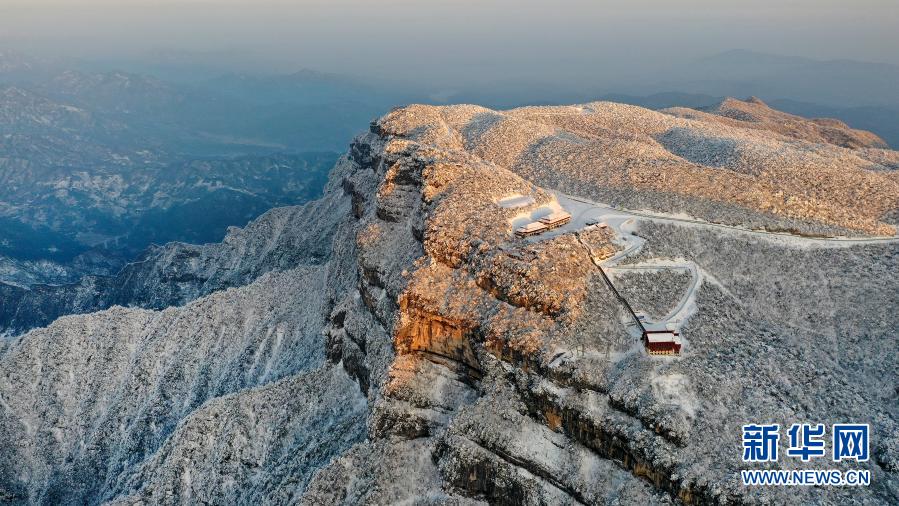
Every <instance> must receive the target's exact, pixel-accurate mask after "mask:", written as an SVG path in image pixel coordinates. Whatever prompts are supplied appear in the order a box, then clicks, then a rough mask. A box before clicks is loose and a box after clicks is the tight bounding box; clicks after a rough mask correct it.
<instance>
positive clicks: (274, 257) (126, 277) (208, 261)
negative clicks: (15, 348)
mask: <svg viewBox="0 0 899 506" xmlns="http://www.w3.org/2000/svg"><path fill="white" fill-rule="evenodd" d="M348 207H349V203H348V202H346V201H344V200H340V199H335V198H326V199H322V200H320V201H316V202H313V203H310V204H308V205H306V206H297V207H284V208H278V209H274V210H272V211H269V212H267V213H265V214H264V215H263V216H261V217H260V218H258V219H256V220H255V221H253V222H252V223H251V224H250V225H248V226H247V227H246V228H244V229H237V228H232V229H231V230H229V233H228V235H227V236H226V237H225V240H224V241H223V242H221V243H211V244H206V245H199V246H197V245H191V244H185V243H170V244H168V245H166V246H164V247H158V248H154V249H151V250H150V251H148V252H147V253H146V254H145V256H144V257H143V258H141V259H140V260H139V261H137V262H135V263H132V264H128V265H126V266H125V267H124V268H123V269H122V270H121V271H120V272H119V273H118V274H116V275H115V276H86V277H84V278H83V279H81V280H80V281H79V282H77V283H73V284H63V285H35V286H31V287H29V288H23V287H19V286H13V285H6V284H0V298H2V300H3V305H2V307H0V329H2V332H6V333H12V334H16V333H20V332H22V331H25V330H28V329H31V328H34V327H40V326H44V325H47V324H48V323H50V322H52V321H54V320H55V319H56V318H58V317H59V316H62V315H68V314H78V313H87V312H91V311H97V310H99V309H105V308H108V307H111V306H114V305H120V306H139V307H145V308H152V309H162V308H165V307H169V306H177V305H181V304H184V303H185V302H189V301H191V300H194V299H196V298H197V297H200V296H203V295H206V294H209V293H212V292H214V291H217V290H222V289H225V288H228V287H234V286H242V285H245V284H247V283H249V282H251V281H252V280H254V279H256V278H257V277H258V276H260V275H262V274H264V273H266V272H269V271H273V270H285V269H289V268H292V267H294V266H296V265H301V264H320V263H322V262H323V261H324V260H325V259H326V258H327V257H328V256H329V255H330V252H331V245H330V241H331V237H332V235H333V234H334V233H335V230H336V229H338V227H339V224H340V222H341V220H343V219H345V215H346V212H347V209H348Z"/></svg>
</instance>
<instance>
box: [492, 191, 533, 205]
mask: <svg viewBox="0 0 899 506" xmlns="http://www.w3.org/2000/svg"><path fill="white" fill-rule="evenodd" d="M497 204H498V205H499V206H500V207H503V208H505V209H518V208H519V207H527V206H530V205H533V204H534V197H531V196H529V195H522V194H520V193H516V194H513V195H509V196H508V197H505V198H502V199H500V200H499V201H498V202H497Z"/></svg>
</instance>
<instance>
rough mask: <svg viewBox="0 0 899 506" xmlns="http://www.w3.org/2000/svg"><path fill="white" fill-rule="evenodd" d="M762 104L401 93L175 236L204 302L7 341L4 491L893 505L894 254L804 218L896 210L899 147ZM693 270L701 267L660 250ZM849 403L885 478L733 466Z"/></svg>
mask: <svg viewBox="0 0 899 506" xmlns="http://www.w3.org/2000/svg"><path fill="white" fill-rule="evenodd" d="M741 104H745V105H741ZM741 108H742V109H741ZM744 109H745V110H744ZM732 110H739V111H743V113H741V114H737V113H736V112H733V111H732ZM768 111H770V109H767V107H765V106H763V104H758V103H756V102H754V101H753V102H745V103H743V102H740V103H732V104H730V105H728V103H725V104H723V105H722V107H721V108H719V109H718V110H713V111H709V112H705V113H701V112H698V111H694V112H689V111H682V110H677V111H667V112H653V111H649V110H645V109H640V108H635V107H630V106H622V105H619V104H608V103H594V104H587V105H582V106H571V107H553V108H525V109H518V110H512V111H501V112H497V111H491V110H488V109H484V108H480V107H476V106H453V107H443V108H439V107H426V106H410V107H406V108H401V109H398V110H396V111H393V112H392V113H390V114H388V115H387V116H385V117H384V118H382V119H381V120H379V121H377V122H375V123H373V124H372V125H371V127H370V130H369V131H368V132H366V133H364V134H361V135H360V136H358V137H357V138H356V139H355V140H354V141H353V143H352V144H351V146H350V148H349V150H348V152H347V154H346V155H345V156H344V157H343V158H341V160H340V161H339V162H338V164H337V165H336V166H335V168H334V170H333V171H332V173H331V179H330V182H329V184H328V187H327V191H326V193H325V196H324V197H323V199H322V200H320V201H318V202H316V203H313V204H309V205H307V206H304V207H302V208H289V209H287V210H281V211H273V213H274V214H273V215H271V216H269V217H267V218H266V217H263V218H260V220H257V222H255V223H254V224H251V225H250V226H248V227H247V228H246V229H244V230H242V231H238V230H235V231H232V233H231V234H229V239H228V240H227V241H226V243H224V245H217V246H212V245H211V246H207V247H204V248H203V249H202V250H201V251H200V252H199V253H198V256H196V255H195V256H194V257H193V260H190V261H188V260H186V259H185V260H180V259H178V258H173V257H169V262H168V263H167V264H165V265H167V270H166V271H165V272H169V271H171V270H176V269H186V270H187V271H186V272H197V271H196V265H197V260H196V258H201V259H203V262H202V265H203V266H204V267H203V270H202V271H199V272H202V273H204V274H203V278H202V279H209V280H222V281H220V282H219V281H216V282H213V281H209V282H205V283H202V284H200V285H199V286H196V287H195V286H193V285H188V286H189V287H190V291H189V292H185V293H186V294H185V295H184V296H183V298H182V299H179V304H183V305H182V306H181V307H173V308H168V309H165V310H162V311H149V310H142V309H134V308H132V309H124V308H119V307H116V308H112V309H109V310H106V311H100V312H95V313H91V314H86V315H81V316H69V317H64V318H60V319H58V320H56V321H55V322H53V323H52V324H50V325H49V326H48V327H47V328H41V329H35V330H33V331H31V332H30V333H27V334H25V335H23V336H22V337H21V338H19V339H17V340H16V341H14V342H11V343H9V344H8V345H6V347H5V348H2V347H0V400H2V403H0V436H2V437H3V439H4V440H9V441H15V444H13V445H8V446H7V447H3V448H0V498H3V499H8V501H10V502H13V503H24V504H27V503H36V504H55V503H58V502H87V503H103V502H110V503H114V504H147V503H150V504H170V503H192V502H208V503H249V502H258V503H274V504H282V503H302V504H310V505H319V504H394V503H408V504H482V503H501V504H608V503H612V504H641V505H642V504H671V503H677V502H683V503H728V504H730V503H785V502H796V501H798V502H802V503H815V502H819V503H830V504H841V503H846V502H850V501H854V500H859V499H861V500H862V501H868V502H871V503H890V502H895V501H896V500H897V499H899V497H897V495H896V490H899V477H897V474H896V473H897V470H899V452H897V450H896V448H897V445H899V439H897V437H896V436H895V435H896V434H897V433H899V426H897V423H896V417H897V416H899V415H897V413H896V409H895V408H896V406H897V405H899V403H897V399H896V393H895V388H894V387H895V384H896V383H897V381H899V377H897V374H899V373H897V371H896V368H895V358H894V357H893V356H892V354H891V353H889V350H892V349H893V348H895V335H896V329H897V328H896V324H895V322H894V319H893V316H894V315H893V313H894V312H895V293H899V280H897V278H896V277H895V276H890V275H889V273H891V272H894V271H895V270H896V268H897V267H899V264H897V262H899V251H897V245H896V243H895V242H889V241H881V242H854V243H853V242H827V241H820V240H818V239H811V238H810V237H811V236H817V235H853V236H859V237H865V236H869V235H872V234H882V235H887V234H889V233H892V231H893V229H892V225H891V224H890V220H889V216H891V214H890V213H891V212H894V210H895V208H896V207H897V205H896V200H895V198H896V195H897V194H899V193H897V192H896V187H895V185H896V181H897V179H896V176H895V174H896V173H895V172H894V171H895V165H890V164H891V163H893V164H894V163H895V160H896V154H895V152H892V151H888V150H885V149H882V147H879V146H880V145H879V144H878V141H877V140H876V138H872V137H871V136H870V135H868V134H865V133H862V132H855V131H851V130H848V128H846V127H844V126H843V125H837V124H830V123H827V122H823V123H822V122H815V123H814V124H812V123H809V124H805V123H802V121H803V120H801V119H798V118H795V119H790V121H793V122H794V123H795V124H791V126H790V127H789V128H786V127H784V128H781V127H779V126H778V127H776V126H777V125H781V124H782V121H781V120H783V119H784V118H782V117H781V116H778V115H777V114H779V113H776V111H773V112H768ZM688 113H689V114H688ZM693 116H695V118H694V117H693ZM775 127H776V128H775ZM838 133H840V135H838ZM712 141H714V142H712ZM719 141H720V142H719ZM711 148H714V149H711ZM775 152H776V153H777V157H775V158H773V159H771V158H766V157H769V155H770V156H773V154H774V153H775ZM762 159H771V160H774V162H776V163H773V164H767V165H766V164H762V163H761V162H760V160H762ZM891 160H892V161H891ZM838 164H842V165H841V167H842V169H841V172H839V173H837V171H836V170H835V169H834V167H835V166H836V165H838ZM800 169H801V170H800ZM812 180H814V181H816V183H815V184H814V185H808V184H807V183H809V182H810V181H812ZM806 186H807V187H806ZM775 187H778V188H781V187H782V188H783V190H774V188H775ZM864 188H870V189H871V193H870V194H869V193H865V192H864V191H862V190H863V189H864ZM777 191H781V193H780V194H778V193H777ZM850 194H851V195H854V197H853V198H854V199H856V200H857V205H854V204H853V203H852V202H851V201H850V199H849V197H848V195H850ZM574 198H577V199H581V200H582V201H587V200H593V201H598V202H601V203H605V204H614V205H618V206H621V207H623V208H627V209H631V210H635V211H642V216H643V217H640V215H630V216H633V217H634V218H630V219H629V220H630V221H627V227H630V228H627V230H632V232H633V233H634V234H636V235H630V236H629V237H624V236H623V234H624V232H622V231H623V230H624V228H622V227H623V225H622V224H619V225H616V226H608V227H600V226H596V225H591V226H587V214H585V213H587V212H588V211H589V209H592V208H594V207H595V206H596V204H583V206H585V207H581V208H578V209H574V208H572V207H571V206H572V204H571V202H574V201H573V200H572V199H574ZM584 199H586V200H584ZM566 206H568V207H567V208H566ZM565 209H567V210H568V211H571V212H572V215H573V216H572V221H571V223H569V224H567V225H564V226H562V227H561V228H558V229H555V230H552V231H549V232H546V233H544V234H541V235H539V236H536V237H531V238H520V237H518V236H516V235H515V234H514V230H515V228H516V227H517V226H519V225H521V224H523V223H527V222H530V221H533V220H536V219H539V218H540V217H542V216H546V215H547V214H548V213H551V212H556V211H559V210H565ZM615 212H619V211H617V210H614V209H612V210H611V211H610V212H609V213H610V214H609V215H608V216H609V217H610V218H609V219H610V220H611V219H614V217H615V214H614V213H615ZM620 212H622V213H623V212H624V211H620ZM653 213H655V215H654V214H653ZM659 213H669V214H668V215H666V216H667V217H662V218H659V217H658V216H657V215H658V214H659ZM671 213H676V214H675V215H672V214H671ZM273 216H285V217H287V216H292V217H293V218H292V219H278V220H274V219H272V218H273ZM653 216H655V217H653ZM673 218H676V219H673ZM697 218H699V219H697ZM850 218H851V219H850ZM678 220H680V221H678ZM703 220H704V221H703ZM620 221H622V222H624V220H620ZM708 222H718V223H720V224H724V225H739V226H741V227H744V228H758V229H770V230H776V231H793V232H797V233H800V234H804V235H802V236H799V235H797V236H783V235H776V236H775V235H769V234H765V233H759V232H748V231H746V230H740V229H735V228H728V227H720V226H710V224H709V223H708ZM326 229H327V230H328V232H327V233H325V232H324V231H325V230H326ZM638 239H639V241H638ZM634 243H639V244H638V246H639V247H633V244H634ZM303 252H307V253H303ZM308 252H316V254H314V255H313V254H309V253H308ZM318 252H323V253H322V254H318ZM179 258H180V257H179ZM258 258H265V259H266V260H265V261H262V262H260V261H256V259H258ZM613 260H614V261H615V262H617V264H616V265H618V267H619V271H620V272H619V273H618V274H615V275H614V276H613V280H614V283H616V284H617V285H618V286H619V288H620V291H621V292H622V293H623V294H624V296H625V297H627V298H628V299H630V300H631V301H632V302H633V304H635V305H639V308H638V309H640V310H642V311H644V312H645V313H647V314H649V315H650V316H652V317H655V318H658V317H660V315H663V314H665V313H667V312H670V311H672V308H676V307H677V306H679V305H681V299H683V300H689V301H690V311H689V312H688V313H685V314H688V315H689V317H688V318H687V319H686V320H685V321H680V322H678V324H679V326H680V331H681V335H682V336H683V337H684V339H685V346H684V349H683V351H682V353H681V355H679V356H676V357H658V356H650V355H649V354H647V353H646V352H645V350H644V348H643V345H642V344H641V342H640V333H639V331H637V330H635V326H634V324H633V322H632V321H631V319H630V318H629V314H628V313H627V312H626V311H625V308H624V307H623V305H622V303H621V302H620V300H619V299H618V298H616V295H615V293H614V292H613V290H612V289H611V288H610V285H609V284H608V282H607V281H606V280H605V278H604V277H603V276H602V273H601V271H600V269H599V267H598V265H603V263H605V262H611V261H613ZM182 262H183V263H182ZM684 263H689V264H690V265H692V266H695V270H696V272H697V273H698V274H699V275H700V276H701V277H700V278H699V279H700V281H698V282H697V283H696V286H694V285H693V282H692V280H693V278H691V276H690V275H689V273H687V272H686V271H670V270H669V271H666V270H665V266H666V265H681V264H684ZM646 265H653V266H656V267H653V269H655V270H652V269H649V270H645V271H641V270H634V271H633V272H631V271H628V270H626V269H627V268H629V267H634V268H640V267H641V266H646ZM190 266H193V267H190ZM659 266H661V267H659ZM151 267H152V262H151V263H150V265H148V267H146V269H149V272H158V271H154V270H153V269H151ZM147 279H152V278H147ZM822 280H826V282H822ZM217 283H219V284H217ZM148 286H149V285H148ZM166 286H168V285H165V284H163V285H161V288H160V289H161V290H163V289H164V288H165V287H166ZM686 292H691V294H690V295H689V297H687V295H688V294H687V293H686ZM149 293H152V290H150V292H149ZM672 299H675V300H672ZM813 323H814V324H813ZM797 385H802V388H798V387H797ZM54 392H56V393H54ZM833 392H842V393H843V394H845V395H843V394H841V395H839V396H834V395H833ZM824 398H827V399H828V401H827V402H823V401H821V399H824ZM847 420H848V421H855V422H861V423H870V424H872V427H876V429H875V432H874V434H873V435H872V447H871V451H872V459H871V461H870V462H869V463H867V464H865V465H864V467H865V468H866V469H869V470H870V471H871V473H872V484H871V486H869V487H864V488H858V489H853V490H848V489H847V488H840V487H835V488H829V489H822V488H815V489H812V488H806V487H802V488H798V489H791V490H785V489H783V488H780V489H779V488H776V487H772V488H745V487H741V486H740V485H739V484H738V481H737V478H738V472H739V469H741V468H743V467H745V464H743V463H742V461H741V459H740V457H741V446H740V439H739V438H740V426H741V425H742V424H744V423H750V422H755V421H759V422H776V423H780V424H781V425H782V426H783V425H789V423H792V422H799V421H815V422H818V421H820V422H821V423H828V424H829V423H834V422H844V421H847ZM783 465H784V467H798V466H799V464H797V463H796V462H791V461H785V462H784V463H783ZM97 476H99V477H100V478H99V479H97V478H96V477H97Z"/></svg>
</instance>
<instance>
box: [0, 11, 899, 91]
mask: <svg viewBox="0 0 899 506" xmlns="http://www.w3.org/2000/svg"><path fill="white" fill-rule="evenodd" d="M0 47H11V48H18V49H20V50H26V51H31V52H40V53H44V54H60V55H64V56H80V57H87V58H92V59H104V58H105V59H111V58H135V57H143V55H145V54H147V53H149V52H159V51H174V50H178V51H191V52H207V53H209V54H210V55H211V57H212V56H215V55H232V56H233V57H234V58H235V61H238V60H241V59H242V60H243V61H245V62H249V61H250V60H253V59H255V60H258V61H260V62H261V63H262V64H264V65H269V66H271V67H272V68H273V69H275V68H276V67H277V69H278V70H289V69H292V68H302V67H307V68H313V69H317V70H323V71H332V72H342V73H352V74H358V75H384V76H387V75H389V76H392V77H395V78H401V79H425V80H428V79H435V80H447V81H448V82H450V81H454V80H455V81H458V82H465V81H466V80H472V81H476V80H486V81H489V80H494V79H502V78H508V79H517V78H522V79H530V80H535V81H539V80H541V79H542V78H545V80H546V81H554V80H555V79H560V78H561V79H578V78H581V77H584V78H596V77H597V76H605V78H606V79H607V80H608V81H610V82H612V81H614V80H615V79H616V78H617V77H620V76H632V75H640V74H641V73H643V72H646V71H647V69H658V68H664V66H665V65H671V64H676V63H679V62H681V61H687V60H690V59H693V58H697V57H702V56H707V55H711V54H715V53H718V52H721V51H725V50H728V49H734V48H744V49H752V50H757V51H766V52H774V53H779V54H788V55H800V56H809V57H813V58H819V59H835V58H852V59H857V60H865V61H878V62H886V63H896V64H899V51H897V50H896V49H897V47H899V1H897V0H755V1H745V2H730V1H726V0H686V1H684V0H680V1H671V0H652V1H626V0H622V1H595V0H594V1H589V0H545V1H532V0H517V1H514V0H480V1H475V0H453V1H449V0H434V1H429V0H417V1H413V0H377V1H371V0H328V1H325V0H311V1H309V0H299V1H286V0H285V1H279V0H261V1H250V0H245V1H241V0H161V1H160V0H157V1H154V2H148V1H146V0H116V1H101V0H71V1H63V0H0ZM550 77H551V78H550Z"/></svg>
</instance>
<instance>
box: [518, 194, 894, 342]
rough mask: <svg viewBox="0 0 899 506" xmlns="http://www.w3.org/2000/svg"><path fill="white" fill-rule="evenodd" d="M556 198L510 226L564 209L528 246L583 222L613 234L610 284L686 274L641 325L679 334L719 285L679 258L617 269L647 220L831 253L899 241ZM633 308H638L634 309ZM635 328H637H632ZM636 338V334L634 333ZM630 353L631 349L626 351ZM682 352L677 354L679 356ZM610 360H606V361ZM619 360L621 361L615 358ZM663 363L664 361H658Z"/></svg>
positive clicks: (605, 264)
mask: <svg viewBox="0 0 899 506" xmlns="http://www.w3.org/2000/svg"><path fill="white" fill-rule="evenodd" d="M553 193H554V195H555V198H554V199H553V200H552V201H551V202H549V203H548V204H546V205H543V206H541V207H539V208H537V209H535V210H532V211H530V212H526V213H521V214H519V215H517V216H515V217H514V218H513V219H512V220H511V221H512V225H513V226H515V227H518V226H522V225H525V224H526V223H529V222H530V221H534V220H536V219H539V218H540V217H541V216H545V215H547V214H549V213H550V212H553V211H557V210H565V211H567V212H569V213H570V214H571V222H570V223H568V224H566V225H565V226H562V227H559V228H557V229H554V230H550V231H548V232H545V233H543V234H540V235H538V236H533V237H530V238H528V239H526V240H527V241H528V242H537V241H543V240H547V239H550V238H552V237H556V236H558V235H561V234H565V233H569V232H574V231H577V230H582V229H584V228H586V227H588V226H590V225H588V223H604V224H606V225H607V226H608V227H609V228H610V229H611V230H612V231H613V232H614V233H615V241H616V244H618V245H619V246H621V248H622V249H621V250H620V251H619V252H618V253H617V254H615V255H614V256H613V257H611V258H608V259H606V260H604V261H602V262H601V263H600V264H599V265H600V266H601V268H602V269H604V270H605V271H606V273H607V275H608V276H609V277H610V279H614V275H615V273H616V271H634V270H643V271H647V270H656V271H658V270H664V269H674V270H685V271H688V272H689V273H690V275H691V282H690V286H689V287H688V289H687V291H686V292H685V293H684V295H683V297H682V298H681V299H680V301H679V302H678V304H677V306H675V307H674V308H673V309H672V310H671V311H670V312H669V313H668V314H667V315H666V316H665V317H664V318H662V319H661V320H660V321H657V322H653V321H646V323H658V324H665V325H668V326H669V328H673V329H680V328H681V327H682V326H683V325H684V323H685V322H686V321H687V319H689V318H690V316H692V315H693V314H694V313H695V312H696V309H697V307H696V292H697V289H698V288H699V286H700V285H701V282H703V281H706V280H708V281H709V282H710V283H713V284H715V285H720V283H719V282H718V281H717V280H715V279H711V278H709V277H708V275H707V274H706V273H705V272H704V271H703V269H701V268H700V267H699V266H698V265H696V264H695V263H694V262H691V261H687V260H684V259H674V260H672V259H665V260H663V259H658V260H652V261H646V262H641V263H639V264H632V265H619V264H620V263H621V262H622V260H624V259H625V258H627V257H630V256H632V255H634V254H635V253H637V252H639V251H640V249H641V248H642V247H643V244H644V242H645V241H644V239H643V238H641V237H638V236H637V235H635V233H634V232H635V231H636V228H637V222H638V221H644V220H651V221H657V222H676V223H677V224H678V225H681V226H689V227H714V228H718V229H721V230H724V231H727V232H728V233H735V234H751V235H755V236H761V237H763V238H764V239H767V240H769V241H772V242H775V243H779V244H782V245H785V246H789V247H793V248H834V247H837V248H839V247H848V246H853V245H857V244H876V243H885V242H899V238H896V237H891V238H886V237H883V238H881V237H878V238H847V237H833V238H816V237H803V236H797V235H792V234H788V233H785V232H768V231H763V230H749V229H745V228H740V227H734V226H729V225H720V224H716V223H710V222H706V221H702V220H698V219H695V218H693V217H690V216H686V215H673V214H671V215H668V214H661V213H655V212H650V211H631V210H623V209H617V208H613V207H611V206H608V205H604V204H600V203H596V202H592V201H589V200H586V199H581V198H577V197H571V196H568V195H565V194H562V193H560V192H553ZM519 198H520V196H518V195H513V196H510V197H507V198H506V199H503V200H502V201H501V202H503V201H505V202H519V200H516V199H519ZM636 309H638V308H636ZM634 328H635V329H636V325H634ZM635 334H639V332H637V331H636V330H635ZM681 340H682V342H683V346H684V348H683V351H686V350H688V349H689V342H688V340H687V339H686V338H685V337H684V336H683V335H682V336H681ZM629 351H630V350H629ZM683 351H682V352H683ZM609 358H611V357H609ZM619 358H620V357H619ZM661 358H663V359H664V358H666V357H661Z"/></svg>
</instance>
